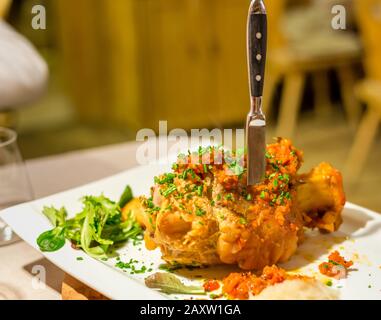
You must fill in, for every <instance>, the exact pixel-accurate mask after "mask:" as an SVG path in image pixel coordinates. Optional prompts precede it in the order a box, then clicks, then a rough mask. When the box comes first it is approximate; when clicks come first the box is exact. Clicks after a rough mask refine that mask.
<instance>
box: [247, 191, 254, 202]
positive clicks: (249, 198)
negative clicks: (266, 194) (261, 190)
mask: <svg viewBox="0 0 381 320" xmlns="http://www.w3.org/2000/svg"><path fill="white" fill-rule="evenodd" d="M246 200H247V201H251V200H253V197H252V196H251V194H250V193H249V194H247V195H246Z"/></svg>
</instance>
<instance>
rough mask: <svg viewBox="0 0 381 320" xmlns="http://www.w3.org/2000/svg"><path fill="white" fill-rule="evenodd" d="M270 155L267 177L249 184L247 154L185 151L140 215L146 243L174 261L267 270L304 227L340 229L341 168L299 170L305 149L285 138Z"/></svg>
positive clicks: (290, 251)
mask: <svg viewBox="0 0 381 320" xmlns="http://www.w3.org/2000/svg"><path fill="white" fill-rule="evenodd" d="M266 159H267V168H266V177H265V179H264V181H263V182H262V183H261V184H259V185H256V186H250V187H249V186H247V185H246V183H245V182H246V172H245V156H244V154H243V153H242V154H232V153H229V152H226V151H224V150H222V149H220V148H213V147H210V148H206V149H202V148H200V150H199V152H196V153H189V154H188V155H180V156H179V158H178V161H177V162H176V163H175V164H174V165H173V171H172V172H171V173H167V174H163V175H161V176H159V177H156V178H155V185H154V186H153V187H152V189H151V197H150V198H145V197H142V198H141V199H140V201H141V203H142V206H143V207H142V208H141V209H139V210H137V211H136V213H135V214H136V216H137V219H138V220H139V221H140V223H141V224H142V225H143V226H144V227H145V229H146V231H145V243H146V246H147V248H149V249H155V248H157V247H159V248H160V249H161V251H162V256H163V259H164V260H165V261H167V262H168V263H171V264H183V265H193V266H203V265H216V264H237V265H238V266H239V267H240V268H242V269H245V270H261V269H263V268H264V267H265V266H268V265H273V264H276V263H280V262H285V261H287V260H288V259H289V258H290V257H291V256H292V255H293V254H294V253H295V251H296V249H297V246H298V244H299V243H300V241H301V240H302V238H303V232H304V227H307V228H319V229H320V230H321V231H324V232H333V231H335V230H337V229H338V228H339V226H340V224H341V222H342V219H341V211H342V209H343V207H344V204H345V195H344V191H343V186H342V178H341V174H340V173H339V172H338V171H337V170H336V169H334V168H333V167H332V166H330V165H329V164H327V163H322V164H321V165H319V166H318V167H316V168H314V169H313V170H312V171H311V172H310V173H308V174H302V175H298V170H299V168H300V166H301V164H302V161H303V160H302V159H303V155H302V152H301V151H299V150H297V149H296V148H294V147H293V146H292V144H291V142H290V141H289V140H286V139H278V141H277V142H276V143H274V144H271V145H268V146H267V153H266Z"/></svg>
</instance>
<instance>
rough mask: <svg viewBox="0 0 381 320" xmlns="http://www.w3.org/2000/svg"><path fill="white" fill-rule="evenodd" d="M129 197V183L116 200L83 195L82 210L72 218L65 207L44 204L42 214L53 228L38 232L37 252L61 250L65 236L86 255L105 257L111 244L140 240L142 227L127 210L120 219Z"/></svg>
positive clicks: (130, 191)
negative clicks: (69, 217)
mask: <svg viewBox="0 0 381 320" xmlns="http://www.w3.org/2000/svg"><path fill="white" fill-rule="evenodd" d="M132 199H133V194H132V190H131V187H130V186H127V187H126V188H125V190H124V192H123V194H122V196H121V200H120V201H119V203H116V202H114V201H112V200H110V199H108V198H106V197H105V196H104V195H100V196H97V197H96V196H85V197H83V198H82V199H81V201H82V204H83V210H82V211H81V212H80V213H78V214H77V215H75V217H74V218H72V219H67V211H66V209H65V208H61V209H60V210H57V209H55V208H54V207H44V209H43V214H44V215H45V216H46V217H47V218H48V219H49V221H50V222H51V223H52V224H53V226H54V227H55V228H53V229H52V230H49V231H46V232H44V233H42V234H41V235H40V236H39V237H38V238H37V244H38V246H39V247H40V249H41V251H46V252H52V251H57V250H59V249H61V248H62V247H63V246H64V245H65V239H68V240H70V241H71V242H72V243H73V244H74V245H75V246H76V247H77V248H81V249H82V250H83V251H85V252H86V253H87V254H88V255H90V256H92V257H94V258H98V259H106V258H107V257H108V255H109V254H110V251H111V247H112V246H113V245H115V244H117V243H120V242H124V241H127V240H129V239H132V240H134V241H135V240H141V239H142V232H143V230H142V228H141V227H140V225H139V224H138V223H137V222H136V220H135V217H134V216H133V215H132V214H131V213H129V214H128V215H127V220H126V221H122V210H121V208H122V207H124V206H125V205H126V204H127V203H128V202H130V201H131V200H132ZM121 205H122V206H121Z"/></svg>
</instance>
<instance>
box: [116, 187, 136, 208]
mask: <svg viewBox="0 0 381 320" xmlns="http://www.w3.org/2000/svg"><path fill="white" fill-rule="evenodd" d="M133 197H134V196H133V194H132V189H131V187H130V186H126V188H125V189H124V191H123V193H122V195H121V196H120V199H119V203H118V204H119V207H121V208H123V207H124V206H125V205H126V204H127V203H129V202H130V201H131V200H132V198H133Z"/></svg>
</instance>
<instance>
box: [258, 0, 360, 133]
mask: <svg viewBox="0 0 381 320" xmlns="http://www.w3.org/2000/svg"><path fill="white" fill-rule="evenodd" d="M266 7H267V11H268V15H269V30H270V32H269V54H268V64H267V66H268V67H267V78H266V85H265V93H264V94H265V105H264V109H265V112H266V114H269V113H270V110H269V109H270V105H271V98H272V96H273V93H274V91H275V88H276V86H277V84H278V83H279V82H280V81H281V80H283V79H284V88H283V93H282V98H281V105H280V113H279V119H278V126H277V132H276V135H277V136H285V137H292V136H293V134H294V131H295V127H296V121H297V116H298V113H299V109H300V106H301V102H302V98H303V93H304V88H305V83H306V77H307V75H308V74H312V75H313V79H314V81H313V83H314V91H315V105H316V107H319V106H322V105H323V106H324V105H327V104H329V100H330V99H329V86H328V78H327V71H328V70H330V69H334V70H336V71H337V72H338V76H339V80H340V86H341V93H342V98H343V104H344V107H345V110H346V113H347V116H348V119H349V121H350V123H351V124H354V123H356V119H357V118H358V116H359V110H360V108H359V106H358V104H357V103H356V99H354V97H353V86H354V82H355V77H354V74H353V71H352V67H353V65H354V64H355V63H357V62H358V61H359V60H360V54H361V46H360V43H359V41H358V40H357V39H356V37H354V36H353V35H352V34H349V33H347V32H344V31H337V32H332V33H331V35H330V37H331V40H330V41H326V40H325V36H323V37H320V38H318V39H315V38H314V37H308V38H306V39H303V40H302V41H299V42H295V41H294V42H290V41H289V39H287V35H285V33H284V32H283V31H282V30H283V28H284V25H283V24H282V19H284V18H287V16H286V15H285V8H286V0H267V1H266ZM327 23H329V25H330V21H329V19H328V20H327Z"/></svg>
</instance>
